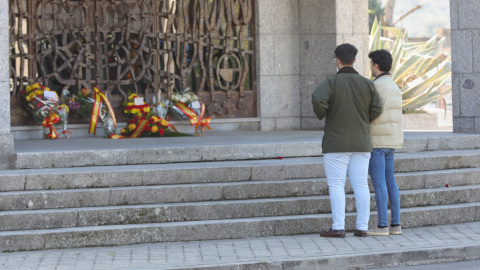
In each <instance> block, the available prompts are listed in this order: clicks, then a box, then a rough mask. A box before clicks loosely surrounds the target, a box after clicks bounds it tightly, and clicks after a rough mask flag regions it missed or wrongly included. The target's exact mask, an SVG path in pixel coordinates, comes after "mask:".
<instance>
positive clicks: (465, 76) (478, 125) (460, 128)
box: [450, 0, 480, 133]
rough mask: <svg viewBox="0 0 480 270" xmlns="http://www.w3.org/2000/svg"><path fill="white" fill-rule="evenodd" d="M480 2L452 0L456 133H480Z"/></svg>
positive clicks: (453, 86) (453, 100)
mask: <svg viewBox="0 0 480 270" xmlns="http://www.w3.org/2000/svg"><path fill="white" fill-rule="evenodd" d="M478 14H480V1H478V0H450V24H451V29H452V33H451V38H452V102H453V104H452V106H453V132H459V133H480V19H479V17H478Z"/></svg>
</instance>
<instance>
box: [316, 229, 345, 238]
mask: <svg viewBox="0 0 480 270" xmlns="http://www.w3.org/2000/svg"><path fill="white" fill-rule="evenodd" d="M320 236H321V237H336V238H345V230H334V229H330V231H328V232H326V233H321V234H320Z"/></svg>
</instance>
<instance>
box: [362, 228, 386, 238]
mask: <svg viewBox="0 0 480 270" xmlns="http://www.w3.org/2000/svg"><path fill="white" fill-rule="evenodd" d="M388 233H389V231H388V227H385V228H378V227H375V228H372V229H368V232H367V235H372V236H374V235H377V236H386V235H388Z"/></svg>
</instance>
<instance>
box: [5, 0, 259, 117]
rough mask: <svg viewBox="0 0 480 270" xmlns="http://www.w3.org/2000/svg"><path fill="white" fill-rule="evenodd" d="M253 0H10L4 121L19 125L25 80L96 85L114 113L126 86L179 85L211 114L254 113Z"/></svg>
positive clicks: (169, 88)
mask: <svg viewBox="0 0 480 270" xmlns="http://www.w3.org/2000/svg"><path fill="white" fill-rule="evenodd" d="M254 2H255V1H254V0H138V1H137V0H9V5H10V10H9V11H10V45H11V46H10V54H11V72H10V73H11V74H10V76H11V82H12V90H11V92H12V124H13V125H19V124H25V123H26V121H25V120H26V119H27V117H26V115H25V114H24V113H23V114H22V113H21V109H20V108H18V107H19V105H17V104H18V100H17V99H18V93H19V92H20V91H21V90H22V89H23V87H25V86H26V85H28V84H30V83H34V82H40V83H42V84H44V85H47V86H49V87H50V88H52V89H54V90H57V91H58V92H59V93H60V92H61V91H60V90H61V89H62V88H63V87H65V86H69V89H70V91H71V92H73V93H75V92H76V91H78V90H79V89H81V88H84V87H88V88H92V87H93V86H98V87H99V88H100V89H101V90H102V91H104V92H105V93H107V95H108V96H109V98H110V101H111V103H112V105H113V106H114V107H115V110H116V113H117V115H120V118H122V116H121V115H122V113H121V111H122V105H121V104H122V102H124V101H125V100H126V97H127V93H128V92H132V93H137V94H141V95H144V96H145V98H146V100H147V102H150V101H151V100H152V99H153V97H154V96H157V95H158V94H159V93H161V94H162V95H163V96H164V97H167V98H169V97H170V96H171V95H172V94H173V93H174V92H175V91H182V90H184V89H186V88H190V89H191V90H192V91H194V92H196V94H197V95H199V96H200V98H201V100H202V101H203V102H204V103H205V104H206V105H207V112H208V113H209V114H210V116H212V117H216V118H233V117H254V116H256V103H257V102H256V83H255V51H254V48H255V44H254V41H255V40H254V37H255V33H254V28H255V24H254V17H255V16H254V10H255V8H254ZM16 97H17V98H16ZM16 112H19V113H18V115H16ZM22 115H23V116H25V117H23V116H22ZM22 117H23V118H22Z"/></svg>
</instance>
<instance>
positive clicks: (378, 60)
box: [368, 50, 393, 72]
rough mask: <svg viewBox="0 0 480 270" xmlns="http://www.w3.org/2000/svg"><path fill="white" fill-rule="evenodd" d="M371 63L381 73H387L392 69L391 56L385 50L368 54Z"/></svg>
mask: <svg viewBox="0 0 480 270" xmlns="http://www.w3.org/2000/svg"><path fill="white" fill-rule="evenodd" d="M368 58H370V59H372V63H374V64H377V65H378V69H380V71H383V72H389V71H390V69H392V62H393V60H392V55H391V54H390V53H389V52H388V51H386V50H376V51H373V52H370V53H369V54H368Z"/></svg>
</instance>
